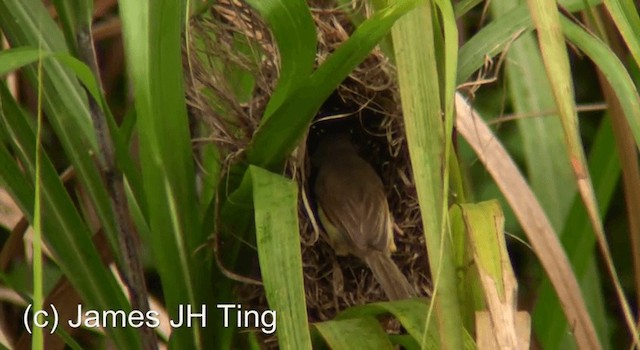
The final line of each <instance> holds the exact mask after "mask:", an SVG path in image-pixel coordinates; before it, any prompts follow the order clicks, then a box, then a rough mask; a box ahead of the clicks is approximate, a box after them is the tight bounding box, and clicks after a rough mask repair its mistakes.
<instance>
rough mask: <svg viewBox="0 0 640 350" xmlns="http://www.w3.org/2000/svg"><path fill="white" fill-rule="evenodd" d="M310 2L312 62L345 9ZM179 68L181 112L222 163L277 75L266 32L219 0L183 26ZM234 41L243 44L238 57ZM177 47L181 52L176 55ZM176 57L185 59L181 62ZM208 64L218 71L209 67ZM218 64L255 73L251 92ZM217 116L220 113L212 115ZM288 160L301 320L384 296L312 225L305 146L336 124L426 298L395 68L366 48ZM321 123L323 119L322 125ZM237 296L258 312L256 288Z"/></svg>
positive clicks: (343, 35)
mask: <svg viewBox="0 0 640 350" xmlns="http://www.w3.org/2000/svg"><path fill="white" fill-rule="evenodd" d="M352 6H353V7H350V8H337V7H335V6H331V5H327V1H322V4H320V2H318V4H314V7H313V8H312V15H313V19H314V21H315V23H316V27H317V35H318V43H319V45H318V50H317V56H316V60H317V63H318V64H321V63H322V62H323V61H324V60H325V59H326V57H327V56H328V55H329V54H330V53H331V52H332V51H334V50H335V49H336V48H337V47H338V46H339V45H340V44H341V43H342V42H344V41H345V40H347V39H348V37H349V35H350V33H351V32H352V31H353V25H352V24H351V22H350V20H349V18H348V16H347V12H348V11H352V10H354V9H355V7H356V6H359V5H358V4H353V5H352ZM190 35H191V40H190V42H189V45H190V46H189V50H188V51H189V55H188V56H187V55H185V57H190V60H189V61H188V64H187V67H186V71H187V72H188V73H187V74H188V76H187V78H186V80H187V87H188V100H189V103H190V112H191V114H192V115H193V116H194V117H195V118H198V119H200V120H202V121H204V122H205V124H206V125H207V126H208V129H207V130H206V133H207V135H205V136H206V137H205V138H204V139H206V140H209V141H210V142H214V143H215V144H216V146H217V147H218V148H219V149H220V150H222V151H223V153H224V154H225V155H226V157H227V158H226V159H227V161H226V162H225V164H224V167H228V166H229V165H230V164H231V163H232V162H233V159H234V156H236V155H238V154H240V153H241V152H242V151H243V150H244V148H245V147H246V146H247V144H248V142H249V140H250V139H251V136H252V135H253V133H254V132H255V131H256V129H257V127H258V124H259V121H260V118H261V116H262V113H263V111H264V109H265V106H266V103H267V102H268V100H269V96H271V92H272V91H273V89H274V87H275V84H276V82H277V77H278V53H277V49H276V46H275V44H274V42H273V41H272V39H271V36H270V34H269V32H268V29H267V28H266V26H265V25H264V24H263V23H262V22H261V20H260V19H259V17H258V16H257V15H256V13H254V12H253V11H252V10H251V9H250V7H249V6H248V5H246V4H244V3H240V2H236V1H233V2H227V1H220V2H218V3H217V4H216V5H215V6H213V7H212V8H211V9H210V10H209V11H207V13H205V14H204V15H203V16H200V17H199V18H196V19H194V20H193V22H192V23H191V33H190ZM238 45H240V46H242V47H245V48H246V49H245V50H242V52H240V51H239V50H238V49H237V47H238ZM186 51H187V50H185V52H186ZM185 61H186V60H185ZM211 67H218V68H219V69H212V68H211ZM220 67H242V69H244V70H246V71H249V72H252V74H253V76H254V77H256V81H255V88H254V90H253V94H252V95H251V96H247V97H246V98H244V99H241V98H239V97H238V96H237V94H236V92H237V91H236V88H234V84H237V81H230V80H229V78H228V77H229V73H230V71H229V70H228V69H226V68H222V69H220ZM221 111H224V112H221ZM320 114H321V115H320V116H319V117H318V118H317V119H316V121H315V122H314V124H313V126H312V128H311V132H310V133H309V135H308V137H307V139H308V140H309V141H308V142H302V143H301V145H300V147H299V149H298V150H297V152H294V154H296V155H297V156H294V155H292V156H291V157H290V159H289V161H288V162H287V165H286V170H285V172H286V174H287V175H289V176H291V177H292V178H293V179H295V180H296V181H297V182H298V184H299V186H300V189H301V191H300V194H301V195H300V199H299V203H300V204H299V208H300V209H299V222H300V233H301V241H302V258H303V267H304V282H305V291H306V299H307V310H308V313H309V319H310V321H312V322H313V321H323V320H328V319H331V318H333V317H334V316H335V315H336V313H337V312H339V311H340V310H344V309H345V308H347V307H349V306H353V305H361V304H365V303H369V302H375V301H381V300H386V297H385V295H384V293H383V291H382V289H381V287H380V286H379V284H378V283H377V282H376V281H375V280H374V278H373V275H372V273H371V271H370V270H369V269H368V268H367V267H366V266H365V265H364V263H362V262H361V261H359V260H358V259H357V258H355V257H337V256H335V254H334V252H333V250H332V249H331V247H330V246H329V245H328V243H327V239H326V237H325V235H324V233H322V232H321V229H320V228H319V227H318V226H319V225H318V224H317V223H316V220H315V219H314V205H313V194H312V193H311V192H310V190H309V189H310V188H312V186H310V184H311V183H312V181H313V175H314V174H313V169H311V168H310V166H309V164H310V163H309V161H308V158H309V157H308V156H307V152H306V149H307V146H308V148H310V149H312V148H313V139H314V135H315V134H316V133H317V132H318V130H322V129H325V128H329V127H336V125H338V126H339V127H345V125H347V126H346V127H348V128H350V129H351V131H352V132H353V133H354V135H355V136H354V138H355V139H356V140H357V143H358V145H359V146H360V149H361V151H362V155H363V157H365V158H366V159H367V160H368V161H369V162H370V163H371V164H372V165H374V167H375V168H376V170H377V171H378V173H379V174H380V176H381V178H382V179H383V182H384V183H385V188H386V189H387V198H388V201H389V205H390V208H391V210H392V213H393V216H394V220H395V229H394V231H395V233H396V235H395V242H396V245H397V246H398V251H397V252H396V253H395V254H393V259H394V261H395V262H396V263H397V264H398V266H399V267H400V269H401V270H402V271H403V272H404V274H405V275H406V276H407V278H408V280H409V281H410V282H411V283H412V284H413V285H414V286H415V287H416V290H418V291H419V292H420V293H421V294H422V295H428V294H429V290H430V278H429V269H428V261H427V257H426V251H425V242H424V236H423V232H422V225H421V218H420V211H419V207H418V201H417V196H416V192H415V187H414V184H413V180H412V175H411V174H412V173H411V167H410V162H409V155H408V150H407V146H406V141H405V137H404V127H403V122H402V112H401V108H400V103H399V97H398V91H397V84H396V77H395V71H394V68H393V66H392V65H391V64H390V63H389V62H388V60H387V58H386V57H385V56H384V55H383V53H382V52H381V51H380V50H379V49H376V50H374V51H373V52H372V53H371V55H370V56H369V57H368V58H367V59H366V60H365V61H364V62H363V63H362V64H360V65H359V67H358V68H357V69H356V70H354V71H353V72H352V73H351V75H350V76H349V77H348V78H347V79H346V80H345V81H344V82H343V83H342V85H340V87H338V89H337V90H336V92H335V94H334V96H332V98H331V99H330V100H329V101H328V102H327V103H325V106H323V108H322V111H321V113H320ZM329 120H330V121H329ZM239 292H240V293H239V294H240V295H241V297H242V298H243V302H244V303H245V306H249V305H250V306H252V307H255V308H258V309H260V308H266V307H267V304H266V300H265V298H264V292H263V289H262V288H261V287H258V286H255V285H244V286H242V287H241V288H240V290H239Z"/></svg>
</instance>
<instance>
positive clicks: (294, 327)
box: [248, 166, 311, 349]
mask: <svg viewBox="0 0 640 350" xmlns="http://www.w3.org/2000/svg"><path fill="white" fill-rule="evenodd" d="M248 173H249V174H250V175H251V180H252V187H253V203H254V208H255V209H254V212H255V222H256V236H257V243H258V257H259V259H260V271H261V272H262V281H263V283H264V289H265V292H266V295H267V301H268V302H269V307H270V308H271V309H272V310H274V311H275V312H276V313H277V315H278V343H279V344H280V348H282V349H311V338H310V335H309V329H308V327H307V324H308V321H307V303H306V299H305V292H304V281H303V277H302V256H301V252H300V233H299V231H298V188H297V185H296V184H295V183H294V182H293V181H291V180H288V179H285V178H283V177H282V176H280V175H276V174H273V173H270V172H268V171H266V170H263V169H260V168H257V167H254V166H250V167H249V170H248ZM274 322H275V314H274ZM274 324H275V323H274ZM274 329H275V326H274Z"/></svg>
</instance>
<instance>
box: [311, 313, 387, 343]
mask: <svg viewBox="0 0 640 350" xmlns="http://www.w3.org/2000/svg"><path fill="white" fill-rule="evenodd" d="M314 328H315V329H316V330H317V331H318V332H319V333H320V335H321V336H322V338H323V339H324V341H325V342H326V343H327V345H328V346H329V348H331V349H380V350H384V349H389V350H391V349H393V346H392V345H391V342H390V341H389V338H388V337H387V334H386V333H385V331H384V330H383V329H382V327H381V326H380V324H379V323H378V321H376V319H375V318H372V317H365V318H353V319H347V320H340V321H327V322H321V323H316V324H314Z"/></svg>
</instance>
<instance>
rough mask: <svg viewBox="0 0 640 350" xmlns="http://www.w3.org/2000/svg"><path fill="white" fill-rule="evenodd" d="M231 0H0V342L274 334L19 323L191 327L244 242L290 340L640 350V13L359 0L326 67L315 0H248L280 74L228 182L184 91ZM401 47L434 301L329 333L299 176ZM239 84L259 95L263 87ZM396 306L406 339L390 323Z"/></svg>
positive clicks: (216, 317)
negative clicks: (205, 31)
mask: <svg viewBox="0 0 640 350" xmlns="http://www.w3.org/2000/svg"><path fill="white" fill-rule="evenodd" d="M214 3H215V1H195V0H194V1H171V0H121V1H117V2H116V1H115V0H95V1H94V2H90V1H73V0H53V1H51V2H42V1H39V0H20V1H17V0H0V26H1V29H2V34H3V36H4V38H5V39H6V41H4V42H3V49H2V51H0V75H1V76H3V83H2V84H0V141H1V142H0V219H1V225H0V243H1V247H2V249H1V250H0V292H1V293H0V296H1V297H2V304H1V308H0V321H1V323H2V324H1V327H0V345H1V346H4V347H7V348H26V347H29V346H31V347H33V348H37V349H41V348H45V347H46V348H63V347H64V346H68V347H71V348H104V347H106V346H107V345H113V346H114V347H115V348H123V349H125V348H156V347H157V346H158V345H159V344H160V346H162V347H164V346H168V347H170V348H177V349H189V348H238V347H241V348H244V347H250V348H262V347H264V346H275V345H276V344H275V343H274V342H266V343H265V341H266V340H265V338H263V337H262V336H261V335H260V334H259V333H257V332H246V331H245V330H243V329H237V328H236V327H233V326H232V327H224V326H223V324H222V318H221V317H220V316H221V315H220V314H219V313H216V312H210V313H209V314H208V317H209V320H208V321H209V322H208V325H207V327H193V328H178V329H173V330H171V329H167V328H163V327H160V328H159V329H157V330H156V332H152V331H150V330H149V329H145V328H141V329H135V328H132V327H107V328H105V329H104V331H95V330H77V329H69V328H64V327H62V328H58V330H57V331H56V333H55V334H53V335H50V334H49V331H50V328H47V329H44V330H42V329H37V328H36V329H34V333H33V335H32V336H30V335H28V334H27V333H26V332H25V329H24V328H23V326H22V323H21V322H18V321H17V320H22V315H23V313H24V310H25V308H26V307H27V305H33V308H34V309H39V308H40V307H45V309H46V308H47V307H48V305H51V304H53V305H56V307H57V308H58V309H59V310H58V311H59V312H60V315H61V317H64V316H69V315H73V313H74V312H75V308H76V306H77V304H78V303H80V302H81V303H83V304H84V305H86V306H87V307H90V308H95V309H97V310H131V309H137V310H148V309H152V310H161V311H162V314H163V315H166V316H168V317H172V316H176V313H177V310H178V305H181V304H191V305H201V304H207V305H216V303H226V302H232V301H234V300H236V299H235V297H234V293H233V291H234V289H233V287H234V285H236V284H237V283H238V281H237V280H238V278H237V277H238V276H235V277H234V278H229V276H228V271H225V270H224V269H221V268H220V265H219V263H218V262H217V261H216V251H215V250H216V249H217V248H216V247H217V245H216V244H214V243H212V242H215V241H216V239H219V238H220V237H222V238H229V237H233V238H234V240H230V241H232V242H235V243H231V244H229V245H227V246H224V250H225V251H226V253H227V254H229V255H230V256H231V258H228V259H229V260H226V261H225V264H227V265H226V267H227V268H228V269H229V270H231V271H235V270H238V269H239V268H240V267H242V266H246V261H247V260H246V259H247V256H246V255H245V254H246V253H245V252H243V249H241V248H242V247H243V244H242V242H256V247H255V250H257V256H258V259H259V263H260V269H261V271H262V276H261V277H262V283H263V287H264V291H265V295H266V299H267V301H268V305H269V307H270V308H271V309H274V310H277V311H278V324H277V327H278V334H277V336H278V337H277V345H278V346H280V347H282V348H292V349H304V348H310V347H312V346H314V347H323V346H329V347H332V348H376V349H378V348H380V349H383V348H391V347H392V346H393V344H401V345H403V346H404V347H406V348H410V349H413V348H449V349H461V348H475V347H480V348H490V347H491V346H495V344H501V345H505V344H506V346H514V344H515V343H518V342H520V343H519V344H522V342H523V341H524V342H526V341H527V340H528V339H529V337H528V332H529V330H530V333H531V339H532V340H531V343H532V344H533V345H532V346H534V347H538V348H544V349H568V348H585V349H586V348H588V349H591V348H594V349H595V348H607V349H619V348H629V347H632V346H636V347H637V346H638V342H639V341H640V338H639V337H638V321H637V319H638V310H639V304H640V297H639V295H640V224H639V222H638V220H640V172H639V168H638V156H637V150H638V144H639V141H640V98H639V97H638V83H639V82H640V69H639V68H638V67H639V65H640V16H639V15H638V4H637V3H634V2H633V1H631V0H604V1H597V0H564V1H559V2H558V3H556V2H555V1H553V0H528V1H513V0H493V1H491V2H484V1H480V0H461V1H453V2H451V1H447V0H424V1H419V0H397V1H391V0H388V1H385V0H371V1H370V2H368V5H369V6H370V7H369V8H372V9H374V11H372V12H371V13H364V12H362V13H361V12H358V9H361V8H363V7H358V6H356V7H351V6H350V5H349V4H347V3H344V4H341V5H342V6H345V8H346V9H352V10H353V9H355V10H354V11H355V12H354V13H353V20H354V23H356V24H357V28H358V29H357V30H356V31H355V32H354V33H353V34H352V35H351V37H350V38H349V39H348V40H347V41H345V42H344V43H343V44H342V45H341V46H340V47H339V48H338V49H336V50H335V51H334V52H333V53H331V55H330V56H329V57H327V58H326V59H325V60H324V62H323V63H322V64H320V65H318V66H316V65H315V59H316V27H315V25H314V23H313V21H312V19H311V14H310V8H309V5H308V4H307V3H306V2H304V1H302V0H295V1H294V0H268V1H267V0H247V2H246V3H247V4H246V5H247V6H250V7H251V8H253V10H254V11H255V12H256V13H257V14H258V15H259V16H260V17H261V19H262V20H263V21H264V23H265V24H266V25H267V27H268V28H269V29H270V31H271V37H272V39H273V41H274V42H275V44H276V45H277V50H278V55H279V56H278V57H279V59H280V60H279V67H278V73H279V75H278V81H277V84H276V86H275V89H274V91H273V94H272V95H271V96H270V98H269V100H268V102H267V104H266V109H265V111H264V113H263V115H262V118H261V119H260V121H259V125H258V127H257V129H256V132H255V133H254V134H253V135H251V138H250V140H248V141H247V143H246V145H247V147H246V149H245V152H244V153H243V155H242V156H241V157H240V158H241V159H242V161H239V162H236V163H234V164H233V166H231V168H230V169H229V171H228V172H221V170H220V169H221V166H222V164H223V163H222V161H221V160H223V159H225V157H226V156H227V155H225V154H222V152H221V151H220V150H219V149H216V147H215V146H214V144H209V145H207V146H205V147H204V150H203V149H201V148H199V152H198V154H197V157H198V160H199V162H201V163H199V164H196V162H194V159H196V152H195V151H194V147H192V145H193V140H192V138H193V135H192V133H191V131H192V130H193V125H191V124H190V123H191V122H192V121H190V118H189V117H188V107H187V101H186V98H185V85H184V81H185V76H187V75H188V74H189V73H190V71H189V67H185V66H184V65H183V55H185V54H186V55H189V53H184V52H183V49H182V48H183V43H184V41H185V40H189V33H190V32H189V29H188V28H189V23H190V21H191V20H192V19H193V18H196V17H197V16H202V15H203V13H205V12H206V9H208V8H209V7H210V6H213V5H214ZM380 42H382V44H381V48H382V50H383V52H384V53H385V54H387V55H388V57H389V59H390V60H391V61H392V62H394V64H395V65H396V68H397V77H398V92H399V95H400V97H401V101H402V108H403V113H404V125H405V136H406V139H407V143H408V148H409V153H410V155H411V163H412V168H413V171H414V173H413V175H414V179H413V181H414V183H415V186H416V191H417V194H418V199H419V202H420V212H421V215H422V224H423V227H424V232H425V242H426V249H427V251H428V253H429V265H430V266H429V267H430V269H431V275H432V276H435V277H432V278H433V286H434V288H433V295H432V297H431V298H429V299H428V300H427V299H416V300H406V301H398V302H392V303H375V304H370V305H364V306H360V307H355V308H352V309H349V310H346V311H344V312H343V313H341V314H339V315H338V316H337V317H336V318H335V319H333V320H329V321H325V322H317V323H312V324H310V323H309V322H308V320H307V314H306V303H305V291H304V286H303V276H302V271H303V269H302V266H303V264H304V262H303V261H302V259H301V255H300V238H299V217H298V205H299V204H298V198H299V193H298V185H297V184H296V183H295V182H294V181H292V180H291V179H290V178H288V177H286V176H283V175H282V174H283V169H284V167H285V163H286V161H287V160H288V159H289V156H290V155H291V153H292V151H293V150H294V149H295V148H296V146H297V145H298V144H299V143H300V141H301V139H302V137H303V136H304V135H305V133H306V132H307V130H308V128H309V125H310V123H311V121H312V120H313V118H314V116H315V115H316V113H317V111H318V109H319V108H320V107H321V105H322V103H323V102H324V101H325V100H326V99H327V98H328V97H329V96H330V95H331V93H332V92H333V91H334V90H335V89H336V87H337V86H338V85H339V84H340V83H341V82H342V81H343V79H344V78H345V77H346V76H347V75H348V74H349V73H350V72H351V71H352V70H353V69H355V68H356V67H357V66H358V64H360V63H361V62H362V61H363V60H364V59H365V58H366V57H367V56H368V55H369V54H370V52H371V50H373V49H374V47H376V45H378V43H380ZM239 45H240V44H239ZM213 66H214V68H215V63H214V64H213ZM236 73H237V72H236ZM245 73H246V72H245ZM230 74H231V73H230ZM238 81H242V82H244V84H242V86H239V89H240V91H239V93H242V92H243V91H244V92H245V93H246V92H247V91H250V90H251V89H252V88H253V87H254V86H253V85H252V84H251V83H248V84H247V83H246V81H247V80H238ZM239 85H240V84H239ZM463 96H464V97H463ZM487 126H489V128H488V127H487ZM449 135H455V137H454V138H453V139H452V138H451V137H449ZM503 147H504V148H503ZM132 149H134V151H132ZM515 165H517V166H515ZM200 167H202V168H200ZM202 169H204V170H205V171H201V170H202ZM518 169H520V170H518ZM522 174H524V175H522ZM491 199H497V202H482V201H487V200H491ZM502 211H504V215H503V214H502ZM487 218H489V220H488V219H487ZM503 218H504V223H503V222H502V219H503ZM503 224H504V226H503ZM504 232H506V233H507V235H506V243H507V245H508V247H509V252H510V258H511V262H512V263H513V266H514V268H515V276H517V279H514V275H513V273H512V272H511V264H509V260H508V259H506V257H507V255H506V248H505V238H504V237H505V236H504V235H503V233H504ZM225 235H226V236H225ZM115 266H117V268H118V269H119V270H120V271H121V272H120V274H117V273H114V271H115V270H116V269H115V268H113V267H115ZM110 267H112V268H110ZM236 267H238V268H236ZM225 273H226V274H225ZM516 283H517V287H518V292H517V293H518V298H514V295H515V293H516ZM147 289H148V290H147ZM516 304H517V307H516ZM210 309H212V307H210ZM516 310H521V311H526V312H528V313H529V314H530V316H531V324H530V328H529V327H528V321H527V320H528V319H527V317H526V316H522V315H523V314H520V315H521V316H516ZM475 311H483V312H485V313H482V312H480V313H478V314H475V313H474V312H475ZM385 314H391V315H393V316H394V317H396V318H397V319H398V321H399V322H400V323H401V324H402V326H403V328H404V329H405V330H406V332H405V333H403V334H400V335H397V334H396V335H390V334H387V332H385V329H384V328H383V327H382V326H381V325H380V323H379V322H377V317H380V316H381V315H385ZM483 315H484V316H483ZM483 317H485V318H484V319H483ZM487 319H489V320H490V321H487ZM483 320H484V321H483ZM568 320H569V321H568ZM232 324H233V323H232ZM487 344H489V345H487ZM45 345H46V346H45Z"/></svg>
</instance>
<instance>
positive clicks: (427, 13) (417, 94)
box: [392, 4, 464, 349]
mask: <svg viewBox="0 0 640 350" xmlns="http://www.w3.org/2000/svg"><path fill="white" fill-rule="evenodd" d="M449 15H450V17H451V18H444V19H443V20H444V21H446V20H452V16H453V14H452V11H450V13H449ZM435 18H438V16H437V14H436V13H435V12H434V11H433V7H432V6H431V5H429V4H427V5H423V6H419V7H418V8H416V9H415V10H413V11H411V12H409V13H408V14H407V15H406V16H405V17H403V18H401V19H400V20H399V21H398V24H397V25H396V26H395V27H394V28H393V30H392V35H393V46H394V50H395V59H396V65H397V69H398V82H399V87H400V97H401V99H402V111H403V116H404V123H405V132H406V138H407V143H408V147H409V155H410V158H411V165H412V171H413V177H414V181H415V186H416V191H417V195H418V201H419V203H420V213H421V218H422V225H423V230H424V235H425V241H426V244H427V250H428V251H429V266H430V269H431V275H432V276H434V279H435V280H436V281H435V282H434V285H435V290H434V303H433V309H434V313H433V315H434V316H435V319H434V320H433V322H436V323H437V325H438V332H439V335H440V341H441V342H442V346H443V347H445V348H452V349H461V348H462V347H463V343H462V340H463V334H464V326H463V322H462V316H461V305H460V300H459V297H458V290H457V276H456V273H455V263H454V257H453V249H452V247H451V241H450V240H449V239H448V237H449V232H448V225H445V223H446V219H445V216H446V208H447V198H448V196H447V195H446V192H445V191H446V190H447V189H448V170H447V171H445V172H443V169H447V164H446V162H447V161H448V154H449V153H448V145H449V142H450V141H449V139H450V138H449V137H446V138H445V135H450V134H449V133H447V130H448V129H449V128H450V124H449V123H450V120H451V118H449V117H452V116H447V115H446V114H445V119H446V122H445V121H443V118H442V115H443V113H447V112H451V111H452V108H450V104H451V103H452V101H448V100H444V99H449V98H450V97H451V98H452V95H451V94H450V91H441V90H440V86H439V84H428V83H425V82H429V81H436V82H441V79H444V80H453V78H454V77H453V75H452V74H450V72H451V71H450V68H445V69H444V71H439V70H438V68H439V66H440V67H447V63H446V62H438V61H437V60H438V55H437V50H436V44H437V43H438V41H442V38H440V35H441V31H440V30H439V28H438V25H437V23H436V20H435ZM445 40H451V38H450V37H449V36H446V30H445ZM416 42H420V43H421V45H416V44H415V43H416ZM444 44H445V45H449V44H451V43H448V42H445V43H444ZM447 54H449V52H447ZM441 57H442V56H441ZM446 57H447V56H444V58H446ZM441 84H443V86H445V87H446V88H450V87H452V86H453V85H454V83H453V82H452V81H446V82H441ZM446 88H445V89H446ZM445 310H446V311H445ZM429 315H431V312H429ZM445 315H446V316H445ZM429 321H431V320H430V319H429Z"/></svg>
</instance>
